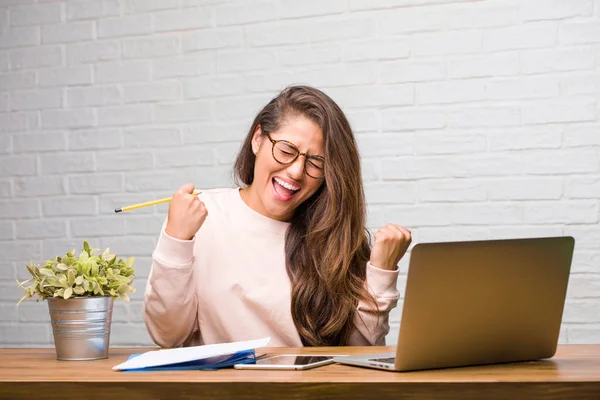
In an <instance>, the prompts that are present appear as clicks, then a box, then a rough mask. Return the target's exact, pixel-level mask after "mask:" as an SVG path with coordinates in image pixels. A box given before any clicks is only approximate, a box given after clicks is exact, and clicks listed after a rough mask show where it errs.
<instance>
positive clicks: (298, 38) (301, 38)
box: [244, 21, 309, 47]
mask: <svg viewBox="0 0 600 400" xmlns="http://www.w3.org/2000/svg"><path fill="white" fill-rule="evenodd" d="M244 42H245V44H246V45H250V46H251V47H260V46H277V45H291V44H306V43H308V42H309V36H308V28H307V27H306V23H305V22H295V21H293V22H287V21H286V22H276V23H267V24H258V25H252V26H248V27H246V28H245V30H244Z"/></svg>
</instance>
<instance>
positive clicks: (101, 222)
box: [69, 215, 125, 238]
mask: <svg viewBox="0 0 600 400" xmlns="http://www.w3.org/2000/svg"><path fill="white" fill-rule="evenodd" d="M119 217H120V216H119V215H110V216H106V217H98V218H77V219H72V220H70V221H69V228H70V230H71V235H72V236H73V237H74V238H76V237H80V238H89V237H94V236H119V235H125V220H123V218H119Z"/></svg>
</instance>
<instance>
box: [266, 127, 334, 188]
mask: <svg viewBox="0 0 600 400" xmlns="http://www.w3.org/2000/svg"><path fill="white" fill-rule="evenodd" d="M265 135H266V136H267V138H269V140H270V141H271V144H272V145H273V146H272V147H271V155H272V156H273V159H274V160H275V161H277V162H278V163H279V164H282V165H290V164H293V163H295V162H296V160H297V159H298V157H300V156H304V173H305V174H306V175H308V176H310V177H311V178H314V179H323V178H325V168H324V167H325V158H324V157H321V156H311V155H308V154H306V153H303V152H301V151H300V149H299V148H298V146H296V145H295V144H294V143H292V142H289V141H287V140H276V139H273V138H271V135H270V134H268V133H265ZM277 143H285V144H287V145H288V146H290V147H291V148H292V149H294V150H296V156H295V157H294V159H293V160H292V161H290V162H287V163H284V162H281V161H279V160H278V159H277V157H275V145H276V144H277ZM310 158H312V159H314V160H319V161H321V162H323V176H312V175H311V174H309V173H308V169H307V168H306V163H307V162H308V160H309V159H310ZM313 165H314V164H313ZM315 167H316V166H315Z"/></svg>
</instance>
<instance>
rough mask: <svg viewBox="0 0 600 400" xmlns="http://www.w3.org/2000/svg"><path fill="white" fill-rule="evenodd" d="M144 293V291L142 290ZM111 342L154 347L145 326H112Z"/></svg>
mask: <svg viewBox="0 0 600 400" xmlns="http://www.w3.org/2000/svg"><path fill="white" fill-rule="evenodd" d="M141 291H142V292H143V290H141ZM110 340H111V342H113V343H119V344H121V345H129V346H153V345H154V342H152V339H151V338H150V335H149V333H148V330H147V329H146V327H145V326H144V325H143V324H140V325H133V324H117V323H115V324H112V326H111V337H110Z"/></svg>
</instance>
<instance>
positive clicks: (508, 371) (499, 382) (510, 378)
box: [0, 345, 600, 400]
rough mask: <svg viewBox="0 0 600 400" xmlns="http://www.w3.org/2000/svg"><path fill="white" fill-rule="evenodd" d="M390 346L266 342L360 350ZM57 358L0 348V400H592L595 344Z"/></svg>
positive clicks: (598, 371) (597, 384) (599, 350)
mask: <svg viewBox="0 0 600 400" xmlns="http://www.w3.org/2000/svg"><path fill="white" fill-rule="evenodd" d="M391 349H392V348H384V347H379V348H373V347H337V348H303V349H282V348H273V349H267V350H268V351H269V352H270V353H286V352H287V353H291V352H296V353H304V354H334V353H337V354H360V353H363V354H364V353H373V352H378V351H390V350H391ZM145 350H147V349H112V351H111V356H110V358H108V359H106V360H98V361H57V360H56V358H55V353H54V349H0V361H1V362H0V399H11V400H16V399H49V400H52V399H60V400H66V399H80V400H81V399H102V400H107V399H123V400H137V399H193V398H202V399H212V398H219V399H236V400H241V399H268V398H272V399H311V400H316V399H377V400H383V399H394V400H400V399H478V400H479V399H503V400H507V399H508V400H516V399H556V400H559V399H560V400H563V399H564V400H578V399H594V400H598V399H600V345H563V346H559V349H558V352H557V354H556V356H555V357H554V358H552V359H550V360H543V361H535V362H526V363H518V364H504V365H489V366H479V367H465V368H453V369H444V370H431V371H419V372H403V373H397V372H387V371H378V370H372V369H365V368H356V367H350V366H343V365H338V364H333V365H328V366H325V367H321V368H317V369H313V370H308V371H264V370H263V371H243V370H234V369H223V370H219V371H177V372H175V371H174V372H147V373H139V372H114V371H112V369H111V368H112V367H113V366H114V365H117V364H119V363H121V362H123V361H125V360H126V359H127V357H128V356H129V354H131V353H133V352H140V351H145Z"/></svg>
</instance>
